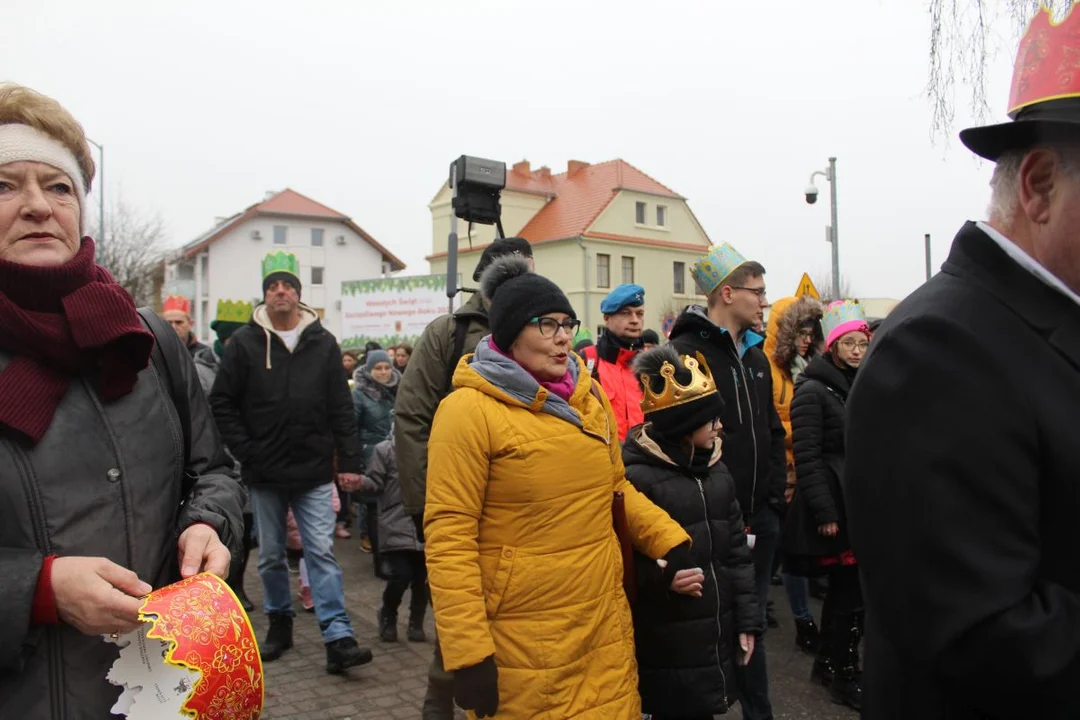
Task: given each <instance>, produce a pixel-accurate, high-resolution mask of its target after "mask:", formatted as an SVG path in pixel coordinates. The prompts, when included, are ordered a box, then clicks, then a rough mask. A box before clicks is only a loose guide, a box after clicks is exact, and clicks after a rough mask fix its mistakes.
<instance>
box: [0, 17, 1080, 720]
mask: <svg viewBox="0 0 1080 720" xmlns="http://www.w3.org/2000/svg"><path fill="white" fill-rule="evenodd" d="M1036 40H1037V41H1038V42H1042V43H1044V44H1045V43H1049V42H1050V41H1049V40H1047V39H1046V36H1045V35H1040V36H1039V37H1038V38H1036ZM1054 42H1055V43H1056V42H1057V41H1054ZM1051 45H1053V47H1050V49H1054V48H1056V45H1054V44H1053V43H1051ZM1040 47H1041V49H1040V52H1038V53H1027V54H1025V53H1022V57H1024V58H1025V63H1026V64H1024V65H1023V66H1022V67H1020V66H1018V73H1020V70H1023V73H1027V75H1022V74H1018V77H1021V76H1023V77H1024V78H1026V79H1025V80H1024V81H1023V82H1018V84H1017V86H1016V88H1014V90H1015V93H1016V94H1017V97H1018V98H1019V99H1018V100H1017V102H1018V104H1017V105H1016V108H1017V109H1016V110H1015V111H1014V117H1013V118H1012V120H1011V121H1010V122H1008V123H1004V124H1001V125H995V126H989V127H984V128H973V129H970V130H967V131H965V132H964V133H962V135H961V137H962V140H963V141H964V143H965V144H966V145H967V146H968V147H969V148H971V149H972V150H973V151H975V152H976V153H978V154H979V155H981V156H982V157H985V158H988V159H990V160H992V161H994V162H995V163H996V168H995V171H994V175H993V180H992V183H991V187H992V192H993V195H992V204H991V213H990V219H989V220H988V221H987V222H969V223H967V224H966V225H964V227H963V228H962V229H961V231H960V233H959V234H958V235H957V238H956V241H955V243H954V246H953V250H952V253H951V255H950V257H949V259H948V261H947V262H946V263H945V264H944V266H943V268H942V272H941V273H940V274H939V275H938V276H936V277H934V278H933V279H932V280H930V281H929V282H928V283H927V284H926V285H924V286H923V287H922V288H920V289H919V290H917V291H916V292H915V293H914V294H913V295H912V296H911V297H910V298H908V299H907V300H906V301H904V303H902V304H901V305H900V307H899V308H898V309H896V310H895V311H894V312H893V314H892V315H891V316H890V317H889V318H887V319H886V320H884V322H882V323H881V324H880V326H879V325H878V324H877V322H876V321H871V319H869V318H867V317H866V316H865V314H864V312H863V309H862V307H861V306H860V304H859V302H858V301H857V300H854V299H850V298H848V299H842V298H841V299H833V300H832V301H831V302H828V303H822V302H819V301H817V300H816V299H814V298H809V297H798V298H784V299H783V300H778V301H777V302H775V303H773V304H772V305H771V310H770V303H769V299H768V293H767V290H766V282H765V276H766V270H765V267H764V266H763V264H762V263H760V262H758V261H755V260H752V259H748V258H747V257H745V256H743V255H742V254H740V253H739V252H738V251H737V250H736V249H735V248H734V247H733V246H732V245H731V244H729V243H723V244H721V245H717V246H714V247H712V248H711V249H710V250H709V252H708V253H707V254H705V255H704V256H703V257H701V258H700V259H699V260H698V261H697V262H696V263H695V264H694V266H693V275H694V279H695V282H696V283H697V285H698V287H699V288H700V289H701V291H702V293H703V294H704V295H705V296H706V297H707V301H706V304H705V305H691V306H689V307H687V308H685V309H684V310H683V311H682V312H681V313H680V314H679V316H678V318H677V319H676V320H675V322H674V324H673V326H672V327H671V330H670V333H669V337H667V338H661V337H659V336H658V335H657V334H656V333H654V332H652V331H649V330H648V329H647V328H646V319H647V318H645V316H644V304H645V292H646V290H645V288H643V287H640V286H637V285H624V286H620V287H618V288H616V289H615V290H614V291H612V292H611V294H610V295H609V296H608V297H606V298H605V299H604V300H603V303H602V305H601V310H602V313H603V316H604V327H603V329H602V332H601V333H600V335H599V337H598V338H597V341H596V342H595V344H593V343H592V342H591V340H586V339H585V337H584V335H583V334H582V333H581V332H580V330H581V328H580V326H581V323H580V321H579V320H578V318H577V315H576V312H575V309H574V307H573V306H572V304H571V303H570V301H569V300H568V298H567V296H566V294H565V293H564V291H563V290H562V289H561V288H559V287H558V286H557V285H556V284H554V283H553V282H552V281H550V280H549V279H547V278H546V277H544V275H543V273H542V271H543V268H537V267H536V266H535V262H534V259H533V257H532V249H531V247H530V245H529V243H528V242H527V241H526V240H524V239H522V238H507V239H498V240H496V241H495V242H493V243H491V244H490V245H488V246H487V247H486V248H485V249H484V251H483V253H482V255H481V258H480V262H479V264H478V266H477V267H476V270H475V273H474V276H473V279H474V280H475V281H477V282H478V283H479V288H480V289H479V291H478V292H476V293H475V294H473V295H472V296H471V297H469V298H467V299H466V300H465V302H464V303H463V304H462V305H461V307H460V309H459V310H457V311H456V312H454V313H451V314H448V315H445V316H443V317H440V318H438V319H437V320H435V321H434V322H432V323H431V324H430V325H428V327H427V328H426V329H425V330H424V332H423V334H422V335H421V337H420V338H419V340H418V341H417V343H416V345H415V347H410V346H408V345H399V346H397V347H394V348H388V349H383V348H380V347H379V346H378V345H377V344H375V343H369V344H368V345H367V346H366V347H365V348H364V349H363V351H362V352H357V351H354V350H345V351H343V350H342V349H341V347H340V346H339V344H338V342H337V340H336V339H335V337H334V336H333V335H332V334H331V333H330V332H329V331H328V330H327V329H326V328H325V327H323V325H322V323H321V322H320V320H319V317H318V315H317V313H316V312H315V311H313V310H312V309H310V308H308V307H307V306H306V305H305V304H304V303H303V302H302V301H301V293H302V289H303V288H302V286H301V281H300V272H299V263H298V262H297V259H296V257H295V256H293V255H291V254H290V253H288V252H284V251H277V252H273V253H270V254H269V255H267V256H266V258H265V259H264V261H263V263H262V267H261V275H262V288H261V289H262V300H261V301H260V302H259V303H258V304H256V305H254V306H252V304H250V303H246V302H243V301H239V300H223V301H221V302H220V303H219V305H218V307H217V316H216V318H215V321H214V323H213V325H212V328H213V331H214V333H215V335H216V339H215V340H214V342H213V343H212V344H211V345H209V346H208V345H204V344H202V343H200V342H199V340H198V338H196V337H195V334H194V333H193V331H192V323H191V312H190V303H188V302H186V301H185V299H183V298H178V297H174V298H170V299H169V300H168V301H167V303H166V306H165V308H164V311H163V316H162V317H159V316H157V315H155V314H153V313H152V312H150V311H148V310H147V309H137V308H136V307H135V305H134V303H133V302H132V300H131V297H130V296H129V295H128V294H127V293H126V292H125V291H124V290H123V289H121V288H120V286H119V285H117V284H116V283H115V281H114V280H113V279H112V277H111V276H110V275H109V273H108V272H107V271H105V270H104V269H103V268H101V267H100V266H98V265H97V264H96V263H95V261H94V257H95V243H94V240H93V239H91V238H90V237H88V236H87V235H86V234H85V226H86V208H85V201H86V194H87V193H88V192H89V191H90V187H91V180H92V179H93V177H94V163H93V160H92V157H91V155H90V152H89V147H88V145H87V140H86V137H85V135H84V133H83V131H82V128H81V127H80V126H79V124H78V122H77V121H76V120H75V119H74V118H73V117H72V116H71V115H70V114H69V113H68V112H67V111H66V110H64V108H62V107H61V106H60V105H59V104H58V103H56V102H55V101H54V100H52V99H50V98H47V97H45V96H43V95H40V94H39V93H36V92H34V91H33V90H30V89H28V88H25V87H21V86H18V85H13V84H0V457H3V458H4V460H5V462H2V463H0V519H2V522H0V579H2V582H0V600H2V601H3V605H4V608H5V614H4V616H3V617H2V618H0V716H2V717H32V718H53V719H55V720H61V719H63V720H71V719H74V720H89V719H90V718H95V719H96V718H100V717H106V716H108V714H109V709H110V707H111V706H112V703H113V702H114V701H115V700H116V697H117V695H118V693H119V689H118V688H116V687H114V686H112V685H110V684H109V683H108V682H106V680H105V679H104V678H105V676H106V674H107V672H108V668H109V666H110V665H111V664H112V663H113V662H114V661H115V660H116V657H117V652H118V651H117V648H116V647H115V646H114V645H110V644H108V643H104V642H102V639H101V637H100V636H101V635H103V634H104V635H112V636H113V637H116V636H118V635H119V634H120V633H124V632H127V631H129V630H131V629H133V628H134V627H136V626H137V624H138V622H139V618H138V610H139V607H140V602H141V601H140V598H142V597H143V596H145V595H146V594H147V593H149V592H150V591H151V589H152V588H160V587H163V586H165V585H168V584H170V583H172V582H174V581H176V580H178V579H180V578H182V577H184V578H186V577H191V576H193V575H195V574H196V573H198V572H200V571H206V572H210V573H214V574H216V575H219V576H221V577H222V578H227V580H228V583H229V585H230V586H231V587H232V588H233V589H234V591H235V592H236V594H237V596H238V598H239V599H240V600H241V602H242V603H244V604H245V607H248V608H250V607H251V603H250V601H249V600H248V599H247V595H246V593H245V591H244V583H245V578H244V575H245V569H246V565H247V558H248V556H249V554H250V552H251V551H252V550H253V549H254V548H255V547H257V548H258V575H259V579H260V581H261V584H262V589H263V592H262V603H263V608H262V610H263V612H264V613H265V614H266V615H267V617H268V625H269V629H268V632H267V634H266V636H265V638H264V640H263V642H262V643H261V644H260V654H261V657H262V660H263V661H264V662H273V661H276V660H278V659H279V658H281V657H282V656H283V655H284V654H285V653H287V652H288V651H289V650H290V649H291V648H292V647H293V631H294V623H295V619H296V617H297V615H296V612H295V611H294V603H295V602H296V601H297V600H299V602H300V604H301V607H303V608H304V609H306V610H310V611H311V612H312V613H313V615H314V618H315V621H316V622H317V624H318V627H319V631H320V633H321V635H322V640H323V643H324V645H325V653H326V671H327V672H329V673H334V674H337V673H344V672H346V671H348V670H349V669H350V668H355V667H359V666H363V665H366V664H367V663H370V662H371V661H372V658H373V652H372V649H370V648H367V647H361V646H360V645H359V643H358V642H357V640H356V633H355V631H354V628H353V622H352V618H351V616H350V613H349V611H348V609H347V608H346V600H345V592H344V577H343V573H342V570H341V566H340V564H339V562H338V559H337V555H336V553H337V552H342V551H343V552H351V551H353V549H358V551H364V552H369V553H371V555H372V571H373V572H374V573H375V574H376V575H377V576H378V577H379V578H381V579H382V580H384V581H385V588H384V593H383V599H382V605H381V607H380V609H379V612H378V617H377V618H375V620H376V621H377V622H378V627H379V638H380V641H381V642H383V643H394V642H398V641H399V619H398V616H399V612H400V608H401V605H402V603H403V601H404V596H405V594H406V593H409V594H410V601H409V617H408V621H407V626H406V627H407V630H406V639H407V640H408V641H411V642H424V641H426V639H427V638H426V634H425V632H424V627H423V622H424V618H425V616H426V613H427V608H428V606H429V605H430V606H432V608H433V615H434V620H435V628H436V638H435V639H434V648H433V650H434V652H433V658H432V663H431V669H430V673H429V678H428V687H427V690H426V695H425V700H424V703H423V709H422V717H424V718H426V719H435V718H437V719H439V720H449V719H450V718H452V717H453V716H454V712H455V706H456V707H458V708H461V709H464V710H467V711H469V712H470V713H471V715H470V716H471V717H478V718H486V717H495V716H501V717H515V718H516V717H551V718H562V717H587V718H638V717H640V716H642V715H644V716H646V717H651V718H652V719H653V720H674V719H676V718H678V719H682V720H695V719H697V718H709V717H713V716H714V715H717V714H723V713H726V712H728V711H729V710H730V709H731V708H732V707H734V705H735V704H738V705H740V707H741V711H742V715H743V717H744V718H745V719H746V720H769V719H770V718H772V717H773V716H774V713H773V708H772V700H773V698H772V693H771V690H770V684H769V672H768V668H767V659H766V652H765V641H766V636H767V628H768V627H769V626H770V624H771V623H770V612H769V594H770V589H771V588H772V587H773V578H774V577H779V578H781V582H782V584H783V585H784V589H785V591H786V592H785V594H786V597H787V599H788V603H789V605H790V610H791V613H792V616H793V619H794V621H795V623H796V628H797V632H796V638H795V642H796V644H797V646H798V647H799V648H801V649H802V650H804V651H806V652H807V653H809V654H812V655H813V661H812V665H811V666H810V668H809V673H808V680H807V682H810V683H819V684H821V685H824V686H826V687H827V692H828V696H829V697H830V698H831V699H832V700H833V701H834V702H836V703H839V704H845V705H848V706H851V707H852V708H855V709H861V711H862V712H863V715H864V717H867V718H872V719H873V720H878V719H880V718H885V719H890V720H891V719H892V718H896V719H898V720H899V719H901V718H903V719H904V720H907V719H908V718H915V717H919V718H931V719H932V720H937V719H938V718H942V719H944V718H1013V717H1039V718H1072V717H1077V716H1078V715H1080V700H1078V696H1077V693H1076V692H1075V687H1076V680H1077V679H1078V678H1080V664H1078V662H1077V657H1078V656H1080V647H1078V643H1080V573H1078V572H1077V568H1076V561H1075V553H1074V552H1073V551H1072V540H1073V538H1072V535H1071V531H1072V529H1073V527H1074V526H1075V517H1076V514H1077V511H1078V510H1080V507H1078V505H1080V503H1078V499H1077V493H1076V490H1075V478H1076V477H1077V476H1078V474H1080V459H1078V457H1077V454H1076V453H1075V452H1074V446H1075V437H1074V436H1075V429H1074V426H1073V425H1072V422H1071V420H1072V419H1073V417H1074V416H1075V411H1076V407H1077V405H1078V403H1080V295H1078V292H1080V271H1078V270H1077V268H1078V267H1080V251H1078V249H1077V248H1078V247H1080V246H1078V245H1077V243H1076V242H1075V239H1076V223H1077V222H1078V221H1080V215H1078V214H1077V211H1076V208H1077V207H1080V180H1078V177H1077V171H1076V168H1077V167H1078V162H1077V159H1078V157H1080V154H1078V148H1077V145H1076V143H1075V140H1074V136H1075V130H1076V128H1077V126H1078V125H1080V105H1078V104H1077V102H1076V98H1075V97H1071V96H1062V95H1061V94H1060V92H1057V91H1053V90H1052V89H1051V90H1047V88H1046V87H1043V86H1041V85H1039V84H1038V83H1031V82H1028V80H1030V77H1028V75H1030V74H1031V73H1032V72H1035V71H1036V70H1037V69H1038V68H1037V65H1038V63H1039V62H1041V58H1044V57H1045V56H1047V53H1048V52H1049V50H1048V49H1047V47H1049V46H1047V47H1042V46H1040ZM1058 49H1060V48H1058ZM1032 68H1035V69H1034V70H1033V69H1032ZM1059 79H1060V78H1059ZM1039 93H1042V94H1041V95H1040V94H1039ZM1055 93H1056V94H1055ZM767 310H770V315H769V317H768V322H767V323H766V318H765V313H766V311H767ZM354 525H355V527H356V529H357V532H358V534H359V538H357V539H356V541H355V542H350V541H352V540H353V534H352V528H353V527H354ZM290 531H291V532H290ZM335 539H337V540H339V541H340V542H339V543H338V544H337V545H336V547H335ZM290 557H292V558H295V559H298V560H299V561H300V563H301V568H300V584H299V588H298V592H294V590H293V587H292V583H291V581H290V567H289V564H290ZM778 571H779V572H778ZM821 578H825V579H827V588H826V591H825V592H826V595H825V602H824V606H823V608H822V611H821V614H820V625H819V624H818V623H817V622H815V619H814V616H813V613H812V611H811V608H810V603H809V596H810V594H811V590H810V587H812V583H814V582H817V581H819V580H820V579H821ZM864 636H865V645H863V642H864ZM863 648H864V651H863ZM863 656H865V660H866V662H865V668H863V667H862V662H861V658H862V657H863ZM864 691H865V697H864Z"/></svg>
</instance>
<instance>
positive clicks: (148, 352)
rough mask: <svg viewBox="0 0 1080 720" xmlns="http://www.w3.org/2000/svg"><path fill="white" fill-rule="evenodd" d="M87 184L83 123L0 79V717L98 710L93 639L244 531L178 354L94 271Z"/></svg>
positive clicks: (233, 488) (134, 617) (209, 562)
mask: <svg viewBox="0 0 1080 720" xmlns="http://www.w3.org/2000/svg"><path fill="white" fill-rule="evenodd" d="M93 177H94V162H93V160H92V159H91V156H90V152H89V148H88V147H87V143H86V137H85V135H84V134H83V130H82V128H81V127H80V126H79V123H78V122H76V121H75V119H74V118H73V117H72V116H71V115H70V114H69V113H68V112H67V111H66V110H64V109H63V108H62V107H61V106H60V105H59V104H58V103H57V102H56V101H55V100H52V99H50V98H48V97H45V96H43V95H41V94H39V93H36V92H34V91H33V90H30V89H29V88H25V87H21V86H19V85H13V84H0V607H2V608H3V613H2V614H0V717H2V718H9V717H10V718H52V719H55V720H61V719H64V720H81V719H83V718H85V719H87V720H89V719H90V718H94V719H95V720H96V719H97V718H103V717H108V716H109V710H110V708H111V707H112V705H113V703H114V702H115V701H116V699H117V696H118V695H119V691H120V689H119V688H117V687H115V686H113V685H110V684H109V683H108V682H107V681H106V680H105V675H106V673H107V672H108V670H109V667H110V666H111V664H112V663H113V661H114V660H115V659H116V657H117V647H116V646H115V645H113V644H108V643H106V642H104V641H103V639H102V637H101V636H102V634H117V633H120V632H125V631H128V630H130V629H132V628H134V627H136V626H137V624H138V610H139V606H140V604H141V601H140V600H139V598H140V596H142V595H145V594H146V593H148V592H149V591H150V590H151V587H152V586H153V587H159V586H161V585H164V584H167V583H169V582H171V581H173V580H175V579H179V578H180V576H181V575H183V576H185V577H186V576H190V575H193V574H195V573H196V572H199V571H204V570H205V571H209V572H214V573H217V574H219V575H221V576H223V577H224V576H225V575H226V573H227V572H228V567H229V549H228V548H227V547H226V545H225V544H223V541H224V542H225V543H228V544H229V545H230V546H231V545H233V544H238V541H239V534H240V530H239V528H240V527H242V525H241V519H240V518H241V500H242V491H241V487H240V485H239V483H238V482H236V480H235V478H234V477H233V476H232V474H231V463H230V461H229V459H228V457H227V456H226V455H224V454H223V451H222V446H221V441H220V439H219V438H218V436H217V433H216V431H215V429H214V425H213V420H212V419H211V416H210V413H209V411H208V409H207V405H206V400H205V398H204V396H203V394H202V391H201V390H200V389H199V384H198V379H197V377H196V374H195V368H194V366H193V365H192V363H191V360H190V358H189V357H188V354H187V352H186V351H185V350H184V348H183V347H182V346H181V345H180V342H179V340H178V339H177V337H176V334H175V333H173V332H172V331H170V330H169V329H168V327H167V326H165V325H164V324H161V326H160V329H161V332H158V331H157V328H154V329H153V331H152V329H151V328H150V327H148V326H147V325H146V324H145V323H144V321H143V320H142V319H140V315H139V313H137V312H136V309H135V306H134V304H133V303H132V301H131V297H130V296H129V295H128V294H127V293H126V292H125V291H124V290H123V289H122V288H121V287H120V286H119V285H117V284H116V283H115V282H114V281H113V279H112V277H111V276H110V275H109V273H108V272H106V271H105V270H104V269H103V268H101V267H100V266H98V265H96V264H95V263H94V241H93V240H91V239H90V238H89V237H84V236H83V233H82V228H83V226H84V225H85V214H84V209H85V200H86V193H87V192H88V191H89V190H90V181H91V180H92V179H93ZM155 335H156V336H157V340H158V342H160V348H155ZM170 363H171V366H172V367H174V368H175V369H176V370H177V372H176V373H175V375H178V376H179V377H173V378H172V379H171V380H170V376H169V374H168V373H167V371H166V368H168V367H170ZM174 388H175V389H174ZM170 393H172V394H174V395H175V396H180V398H181V399H180V401H179V402H170V400H169V398H170ZM181 394H182V395H181ZM181 415H183V416H184V417H183V419H182V418H181ZM182 501H183V502H182Z"/></svg>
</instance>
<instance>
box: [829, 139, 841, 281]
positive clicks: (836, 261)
mask: <svg viewBox="0 0 1080 720" xmlns="http://www.w3.org/2000/svg"><path fill="white" fill-rule="evenodd" d="M829 188H830V190H831V195H832V232H831V235H832V294H833V299H834V300H842V299H843V298H841V297H840V241H839V235H840V232H839V230H837V228H838V227H839V225H838V224H837V220H836V158H834V157H831V158H829Z"/></svg>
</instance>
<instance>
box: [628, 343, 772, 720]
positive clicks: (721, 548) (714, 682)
mask: <svg viewBox="0 0 1080 720" xmlns="http://www.w3.org/2000/svg"><path fill="white" fill-rule="evenodd" d="M634 371H635V373H636V374H637V376H638V377H639V378H640V379H641V381H642V385H643V387H644V398H643V399H642V402H641V407H642V410H643V411H644V414H645V423H644V424H643V425H639V426H638V427H636V428H633V429H632V430H631V431H630V435H629V437H627V440H626V444H625V446H624V448H623V462H624V463H625V465H626V477H627V479H629V480H630V482H631V483H633V485H634V487H636V488H637V489H638V490H640V491H641V492H642V493H644V494H645V495H646V496H647V497H648V498H649V499H650V500H652V501H653V502H654V503H655V504H657V505H659V506H660V507H661V508H663V509H664V510H666V511H667V513H668V514H669V515H670V516H671V517H672V519H674V520H675V521H676V522H678V523H679V524H681V525H682V526H683V528H684V529H685V530H686V532H687V533H688V534H689V535H690V537H691V538H692V539H693V547H692V549H691V554H692V556H693V561H694V565H696V567H695V568H692V569H690V570H683V571H680V572H679V573H677V574H676V575H675V579H674V582H673V583H672V584H671V585H670V586H668V585H667V583H666V582H665V581H664V577H665V576H664V574H663V572H662V570H661V569H660V568H659V567H658V566H657V563H656V562H654V561H651V560H648V559H647V558H645V557H643V556H641V555H636V556H635V557H636V560H637V563H636V571H637V582H638V596H637V601H636V604H635V606H634V608H633V614H634V634H635V639H636V642H637V660H638V673H639V681H640V682H639V690H640V693H641V702H642V711H643V712H644V713H646V714H649V715H652V717H653V719H654V720H661V719H662V718H681V719H686V720H692V719H693V718H711V717H712V716H713V715H718V714H723V713H725V712H727V709H728V708H729V707H730V706H731V704H732V703H733V702H734V701H735V699H736V696H737V689H736V683H735V666H736V664H738V665H745V664H746V662H748V661H749V659H750V656H751V655H752V654H753V652H754V643H755V636H756V635H758V634H760V633H761V632H762V615H761V611H760V610H759V606H758V600H757V595H756V592H755V588H754V565H753V560H752V559H751V557H750V547H749V546H748V544H747V535H746V530H745V528H746V526H745V524H744V522H743V516H742V511H741V510H740V508H739V502H738V500H737V499H736V496H735V481H734V480H733V479H732V477H731V473H730V472H729V471H728V469H727V467H725V466H724V463H723V462H721V460H720V456H721V441H720V437H719V434H720V431H721V429H722V426H721V424H720V414H721V411H722V410H723V401H722V400H721V399H720V395H719V394H718V393H717V391H716V384H715V383H714V382H713V380H712V376H711V375H710V373H709V368H708V366H707V365H706V364H705V360H704V359H703V358H702V357H701V356H700V355H699V356H698V357H697V358H696V359H695V358H691V357H689V356H682V357H680V356H679V355H678V353H677V352H676V351H675V350H674V349H673V348H672V347H671V346H670V345H665V346H662V347H658V348H656V349H653V350H650V351H648V352H645V353H643V354H641V355H640V356H639V357H638V358H637V359H636V360H635V362H634ZM680 586H690V587H692V588H693V589H695V590H696V592H695V593H694V594H693V596H686V595H680V594H678V593H677V592H675V590H676V589H677V588H679V587H680Z"/></svg>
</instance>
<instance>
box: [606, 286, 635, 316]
mask: <svg viewBox="0 0 1080 720" xmlns="http://www.w3.org/2000/svg"><path fill="white" fill-rule="evenodd" d="M644 304H645V288H643V287H641V286H640V285H620V286H619V287H617V288H615V289H614V290H612V291H611V294H609V295H608V296H607V297H606V298H604V301H603V302H602V303H600V312H602V313H604V314H605V315H614V314H615V313H617V312H619V311H620V310H622V309H623V308H624V307H641V306H642V305H644Z"/></svg>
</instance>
